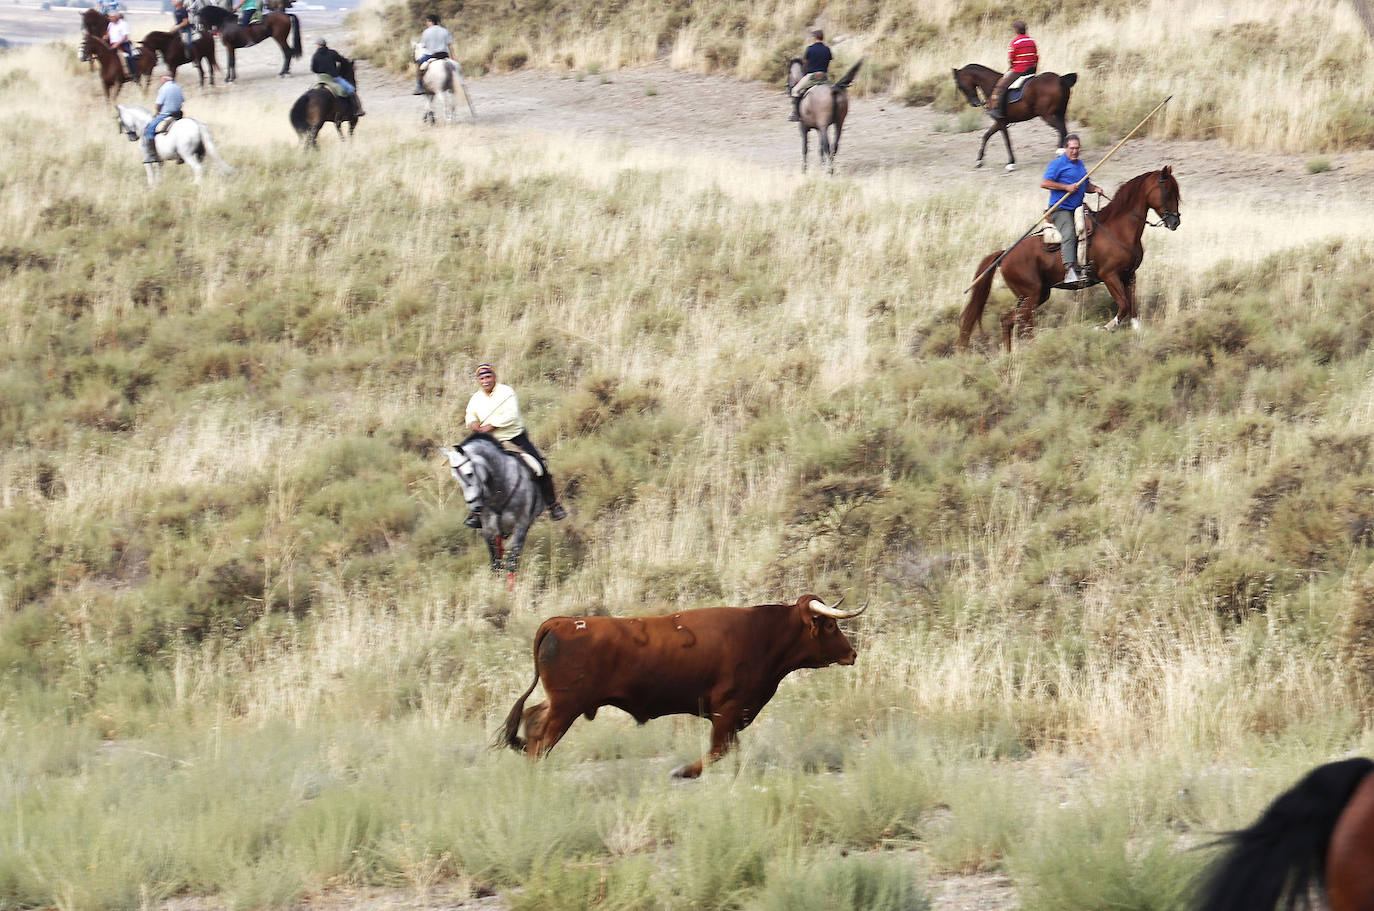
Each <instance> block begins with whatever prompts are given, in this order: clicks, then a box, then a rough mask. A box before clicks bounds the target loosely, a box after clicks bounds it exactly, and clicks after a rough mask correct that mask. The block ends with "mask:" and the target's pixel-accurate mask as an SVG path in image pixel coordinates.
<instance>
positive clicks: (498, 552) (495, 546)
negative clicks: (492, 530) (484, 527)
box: [483, 532, 505, 573]
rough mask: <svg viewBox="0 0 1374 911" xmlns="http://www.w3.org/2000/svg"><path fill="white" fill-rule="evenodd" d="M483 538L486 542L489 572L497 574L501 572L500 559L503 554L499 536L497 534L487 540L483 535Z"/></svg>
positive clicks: (503, 550) (503, 549) (498, 533)
mask: <svg viewBox="0 0 1374 911" xmlns="http://www.w3.org/2000/svg"><path fill="white" fill-rule="evenodd" d="M483 538H484V539H485V540H486V542H487V556H488V557H490V558H491V571H492V572H493V573H499V572H501V558H502V556H504V554H505V548H504V547H503V546H502V545H503V542H502V540H501V534H500V532H497V533H496V534H494V535H492V536H491V537H489V538H488V537H486V535H485V534H483Z"/></svg>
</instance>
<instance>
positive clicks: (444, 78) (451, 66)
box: [413, 41, 477, 123]
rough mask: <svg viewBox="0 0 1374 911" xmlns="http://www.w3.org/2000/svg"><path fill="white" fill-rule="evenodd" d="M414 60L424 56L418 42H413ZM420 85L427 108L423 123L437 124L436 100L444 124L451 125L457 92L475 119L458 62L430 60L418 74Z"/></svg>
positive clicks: (446, 59) (475, 112) (470, 99)
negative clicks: (442, 113)
mask: <svg viewBox="0 0 1374 911" xmlns="http://www.w3.org/2000/svg"><path fill="white" fill-rule="evenodd" d="M413 47H414V49H415V59H416V60H419V59H420V58H421V57H422V56H424V48H422V47H421V46H420V42H418V41H417V42H415V44H414V45H413ZM420 84H421V85H423V86H424V87H425V101H427V102H428V103H429V107H428V108H427V109H426V110H425V116H424V118H423V119H424V122H425V123H438V119H437V118H436V117H435V115H434V102H435V100H436V99H438V100H439V101H440V102H441V103H442V104H443V108H444V122H445V123H452V122H453V119H454V114H453V111H454V108H455V107H456V106H457V104H458V95H457V93H458V91H459V90H460V89H461V90H462V92H463V101H464V102H465V103H466V104H467V106H468V113H469V114H470V115H471V116H472V119H473V120H476V119H477V109H476V108H474V107H473V106H472V96H471V95H469V94H468V84H467V83H466V82H464V81H463V69H462V67H460V66H459V65H458V61H457V60H454V59H453V58H452V57H444V58H441V59H439V60H431V61H430V62H429V63H428V64H427V65H426V66H425V71H424V72H423V73H421V74H420Z"/></svg>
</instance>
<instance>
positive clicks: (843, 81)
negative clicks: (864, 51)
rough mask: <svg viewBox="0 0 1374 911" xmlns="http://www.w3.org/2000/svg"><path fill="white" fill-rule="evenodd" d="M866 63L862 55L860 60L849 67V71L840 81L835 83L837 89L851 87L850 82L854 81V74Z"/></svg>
mask: <svg viewBox="0 0 1374 911" xmlns="http://www.w3.org/2000/svg"><path fill="white" fill-rule="evenodd" d="M863 65H864V58H862V57H860V58H859V62H858V63H856V64H854V65H853V66H851V67H850V68H849V71H848V72H847V73H845V74H844V75H843V76H841V77H840V81H839V82H836V83H835V88H837V89H847V88H849V83H851V82H853V81H854V76H855V75H856V74H857V73H858V72H859V67H861V66H863Z"/></svg>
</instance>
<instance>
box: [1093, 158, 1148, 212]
mask: <svg viewBox="0 0 1374 911" xmlns="http://www.w3.org/2000/svg"><path fill="white" fill-rule="evenodd" d="M1163 173H1164V172H1163V170H1162V169H1161V170H1158V171H1146V172H1145V173H1144V174H1137V175H1136V176H1134V177H1132V178H1131V179H1130V180H1128V181H1126V182H1125V183H1123V184H1122V185H1121V186H1119V187H1117V189H1116V195H1115V196H1113V197H1112V199H1111V201H1110V202H1108V203H1107V204H1106V205H1105V206H1103V207H1102V208H1101V209H1100V210H1099V211H1098V213H1097V217H1098V219H1099V220H1101V221H1110V220H1111V219H1113V218H1115V217H1116V215H1117V214H1118V213H1120V212H1132V211H1134V210H1135V209H1136V208H1137V207H1138V206H1139V204H1140V203H1139V200H1140V197H1141V196H1144V195H1145V194H1146V193H1148V192H1149V191H1150V186H1151V184H1153V183H1154V182H1156V181H1158V180H1159V179H1160V175H1162V174H1163Z"/></svg>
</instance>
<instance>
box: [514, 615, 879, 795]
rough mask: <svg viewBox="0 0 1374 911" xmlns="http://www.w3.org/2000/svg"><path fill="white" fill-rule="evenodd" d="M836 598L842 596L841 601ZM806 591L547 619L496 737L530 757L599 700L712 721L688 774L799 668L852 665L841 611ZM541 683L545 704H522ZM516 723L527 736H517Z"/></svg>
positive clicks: (685, 769)
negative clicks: (704, 747)
mask: <svg viewBox="0 0 1374 911" xmlns="http://www.w3.org/2000/svg"><path fill="white" fill-rule="evenodd" d="M843 600H844V599H843V598H841V599H840V601H843ZM840 601H837V602H835V604H834V606H827V605H826V604H825V602H823V601H821V600H820V599H819V598H817V597H816V596H815V595H803V596H802V597H800V598H798V599H797V603H796V604H760V605H758V606H756V607H706V608H700V609H698V610H688V611H682V612H681V613H676V614H670V615H668V616H664V617H633V618H629V619H621V618H615V617H551V618H549V619H548V620H545V621H544V622H543V623H541V624H540V625H539V631H538V632H537V633H535V634H534V682H533V683H531V684H530V688H529V689H527V690H525V693H524V695H523V696H521V697H520V698H519V699H517V700H516V702H515V706H514V707H513V708H512V709H511V710H510V714H509V715H507V716H506V724H505V728H504V729H503V731H502V734H501V736H500V737H499V738H498V739H497V745H500V744H501V743H502V742H504V743H505V744H506V745H507V746H509V747H510V748H511V749H513V750H524V751H525V753H527V754H528V755H529V756H530V758H532V759H534V758H538V757H540V756H542V755H544V754H545V753H547V752H548V751H549V750H551V749H553V748H554V745H555V744H557V743H558V741H559V740H560V739H561V738H562V737H563V735H564V734H566V733H567V732H568V728H569V727H571V726H572V723H573V722H574V721H576V720H577V716H578V715H585V716H587V720H588V721H590V720H592V719H593V718H595V717H596V712H597V709H599V708H601V707H602V706H603V705H609V706H614V707H615V708H618V709H621V710H622V711H625V712H628V713H629V714H630V715H631V716H632V717H633V718H634V720H635V721H637V722H639V723H640V724H643V723H645V722H646V721H648V720H649V719H650V718H658V717H660V716H662V715H696V716H698V717H700V718H710V719H711V750H710V752H709V753H707V754H706V755H705V756H703V757H702V758H701V759H698V760H697V761H696V762H694V763H692V764H691V765H686V766H682V767H681V768H679V769H676V770H674V772H673V776H674V777H676V778H696V777H697V776H698V775H700V774H701V770H702V768H703V767H704V766H706V765H709V764H710V763H712V762H714V761H715V760H717V759H719V758H720V757H721V756H722V755H724V754H725V752H726V751H727V750H729V749H730V745H731V744H732V743H734V741H735V737H736V735H737V734H738V733H739V732H740V731H742V730H744V729H745V728H746V727H748V726H749V723H750V722H752V721H753V720H754V719H755V718H756V717H758V714H759V712H761V711H762V710H763V707H764V706H765V705H767V704H768V700H769V699H771V698H773V694H774V693H775V692H777V689H778V684H779V683H781V682H782V678H784V677H786V676H787V675H788V674H790V673H792V672H793V671H795V670H797V669H798V668H803V667H826V666H827V665H831V664H835V663H837V662H838V663H839V664H845V665H849V664H853V663H854V659H855V657H856V655H855V652H854V647H853V646H852V645H850V644H849V640H848V639H846V638H845V635H844V633H842V632H841V631H840V627H839V624H837V623H836V622H835V621H836V620H846V619H848V618H850V617H857V616H858V615H859V614H861V613H863V611H864V608H866V607H868V605H867V604H865V605H864V606H863V607H860V608H858V609H857V610H853V611H847V612H846V611H840V610H837V608H838V607H839V606H840ZM540 682H542V683H543V684H544V693H545V694H546V695H547V696H548V701H547V702H541V703H539V704H538V705H534V706H530V708H529V709H526V708H525V700H526V699H528V698H529V696H530V693H532V692H534V688H535V686H536V685H538V684H539V683H540ZM522 721H523V722H524V724H525V737H526V738H527V739H526V740H521V739H520V736H519V729H520V723H521V722H522Z"/></svg>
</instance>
